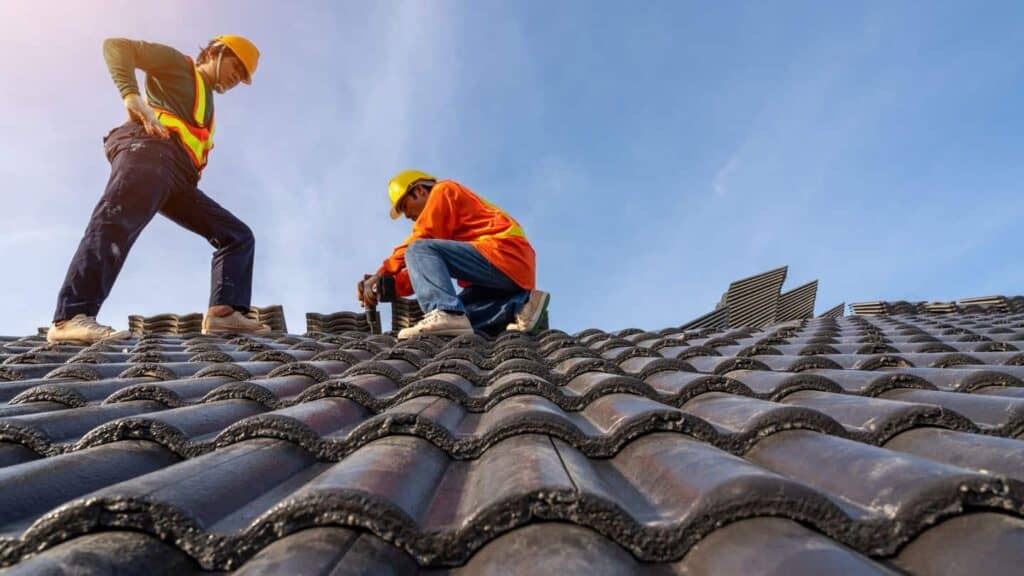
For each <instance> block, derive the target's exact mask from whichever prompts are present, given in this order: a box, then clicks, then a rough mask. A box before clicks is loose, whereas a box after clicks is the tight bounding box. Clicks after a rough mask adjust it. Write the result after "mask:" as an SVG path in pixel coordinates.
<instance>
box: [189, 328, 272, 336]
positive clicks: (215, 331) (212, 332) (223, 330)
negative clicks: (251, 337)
mask: <svg viewBox="0 0 1024 576" xmlns="http://www.w3.org/2000/svg"><path fill="white" fill-rule="evenodd" d="M271 332H273V330H266V331H262V330H245V329H239V328H220V329H217V328H214V329H206V330H203V331H202V334H204V335H210V336H217V335H223V334H257V335H261V336H262V335H265V334H270V333H271Z"/></svg>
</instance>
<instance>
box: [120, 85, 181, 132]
mask: <svg viewBox="0 0 1024 576" xmlns="http://www.w3.org/2000/svg"><path fill="white" fill-rule="evenodd" d="M124 107H125V109H127V110H128V117H129V118H131V119H132V120H135V121H136V122H138V123H140V124H142V128H143V129H145V130H146V134H149V135H150V136H157V137H159V138H170V137H171V134H170V132H168V131H167V128H165V127H164V125H163V124H161V123H160V121H159V120H157V119H156V113H155V112H153V108H151V107H150V106H149V104H147V103H146V101H145V100H143V99H142V96H139V95H138V94H129V95H127V96H125V97H124Z"/></svg>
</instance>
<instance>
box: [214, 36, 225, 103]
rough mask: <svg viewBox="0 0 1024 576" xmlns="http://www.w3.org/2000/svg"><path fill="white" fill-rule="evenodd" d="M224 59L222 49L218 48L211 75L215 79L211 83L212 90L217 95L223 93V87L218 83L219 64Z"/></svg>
mask: <svg viewBox="0 0 1024 576" xmlns="http://www.w3.org/2000/svg"><path fill="white" fill-rule="evenodd" d="M223 59H224V47H223V46H221V47H220V51H219V52H217V67H216V68H215V69H214V71H213V75H214V77H215V78H216V79H215V81H214V83H213V89H214V90H215V91H216V92H217V93H218V94H223V93H224V85H223V84H221V83H220V62H221V60H223Z"/></svg>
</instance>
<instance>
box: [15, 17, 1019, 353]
mask: <svg viewBox="0 0 1024 576" xmlns="http://www.w3.org/2000/svg"><path fill="white" fill-rule="evenodd" d="M0 22H2V24H0V26H2V27H3V34H0V46H2V47H3V48H4V50H3V52H4V54H5V55H7V57H6V58H4V59H2V60H0V76H2V77H3V78H4V81H3V82H2V83H0V108H2V109H3V110H5V111H6V113H5V114H3V115H0V127H2V128H3V133H4V134H5V135H6V137H5V138H4V139H3V141H2V143H0V148H2V153H0V177H2V179H3V186H2V188H0V198H2V201H3V210H2V211H0V222H2V223H3V224H2V228H0V253H2V254H3V259H4V270H5V274H4V281H3V283H2V287H0V293H2V295H3V298H2V299H0V313H2V318H3V326H2V329H0V332H3V333H6V334H24V333H29V332H33V331H34V330H35V328H36V327H37V326H42V325H45V324H47V323H48V322H49V319H50V316H51V315H52V312H53V306H54V303H55V300H56V294H57V291H58V289H59V287H60V283H61V280H62V279H63V277H64V273H65V270H66V267H67V264H68V262H69V260H70V258H71V255H72V254H73V252H74V250H75V247H76V245H77V242H78V239H79V238H80V237H81V233H82V231H83V230H84V227H85V224H86V221H87V218H88V215H89V212H90V211H91V209H92V207H93V205H94V204H95V202H96V201H97V199H98V198H99V196H100V194H101V192H102V190H103V186H104V183H105V182H106V178H107V176H108V171H109V168H108V165H107V163H106V160H105V158H104V156H103V152H102V148H101V138H102V136H103V135H104V134H105V133H106V132H107V131H108V130H109V129H110V128H112V127H113V126H115V125H117V124H119V123H120V122H121V121H122V119H123V116H124V112H123V107H122V105H121V102H120V98H119V95H118V92H117V90H116V89H115V88H114V86H113V84H112V82H111V81H110V78H109V74H108V73H107V70H106V67H105V64H104V61H103V58H102V53H101V43H102V41H103V39H104V38H106V37H110V36H123V37H129V38H136V39H146V40H150V41H155V42H162V43H166V44H169V45H172V46H175V47H177V48H179V49H181V50H183V51H186V52H187V53H190V54H194V53H195V52H196V48H197V47H198V46H199V45H200V44H203V43H205V42H206V40H208V39H209V38H210V37H212V36H214V35H217V34H222V33H237V34H244V35H247V36H249V37H251V38H252V39H253V40H254V41H255V42H256V43H257V44H258V45H259V46H260V48H261V50H262V53H263V56H262V59H261V61H260V68H259V71H258V72H257V74H256V76H255V78H254V82H253V85H252V86H250V87H246V86H242V87H240V88H238V89H236V90H234V91H232V92H230V93H229V94H226V95H224V96H219V97H218V98H217V101H216V102H217V123H218V126H217V148H216V150H215V151H214V152H213V154H212V156H211V163H210V167H209V168H208V169H207V171H206V173H205V174H204V177H203V181H202V183H201V185H200V187H201V188H202V189H203V190H204V191H206V192H207V193H208V194H209V195H211V196H212V197H214V198H215V199H217V200H218V201H219V202H221V203H222V204H223V205H224V206H226V207H228V208H229V209H230V210H232V211H233V212H234V213H235V214H236V215H238V216H239V217H240V218H242V219H243V220H244V221H246V222H247V223H248V224H249V225H250V226H251V227H252V228H253V229H254V230H255V232H256V237H257V256H256V270H255V285H254V304H256V305H267V304H272V303H276V304H283V305H284V307H285V310H286V312H287V315H288V323H289V327H290V328H291V330H292V331H293V332H301V331H302V330H303V329H304V327H305V321H304V317H303V314H304V313H305V312H307V311H317V312H332V311H338V310H354V309H357V308H358V304H357V302H356V301H355V297H354V282H355V280H356V279H357V278H358V277H360V276H361V274H362V273H363V272H368V271H372V270H373V269H375V268H376V266H377V265H378V264H379V261H380V260H381V259H382V258H383V257H384V256H385V255H386V254H387V253H388V251H389V250H390V248H391V247H392V246H393V245H394V244H396V243H398V242H399V241H401V239H402V238H403V237H404V236H405V234H406V233H407V232H408V227H409V224H408V223H407V222H406V221H399V222H392V221H390V220H389V219H388V217H387V210H388V205H387V201H386V191H385V188H386V183H387V180H388V178H389V177H390V176H391V175H392V173H394V172H395V171H396V170H399V169H402V168H406V167H415V168H419V169H423V170H426V171H429V172H433V173H435V174H437V175H439V176H441V177H446V178H453V179H456V180H459V181H461V182H462V183H464V184H466V185H467V186H469V187H470V188H472V189H474V190H475V191H477V192H478V193H479V194H481V195H482V196H484V197H485V198H487V199H488V200H491V201H492V202H495V203H496V204H499V205H500V206H502V207H503V208H505V209H506V210H507V211H508V212H510V213H511V214H512V215H513V216H515V217H517V218H518V219H519V220H520V221H521V223H522V224H523V226H524V227H525V229H526V231H527V234H528V236H529V237H530V239H531V241H532V242H533V244H534V247H535V248H536V251H537V254H538V268H539V269H538V280H539V284H540V287H542V288H544V289H546V290H548V291H550V292H551V293H552V294H553V300H552V311H551V314H552V323H553V325H554V326H555V327H559V328H563V329H565V330H568V331H570V332H571V331H577V330H580V329H583V328H586V327H591V326H597V327H601V328H605V329H618V328H625V327H641V328H651V329H657V328H662V327H666V326H670V325H678V324H681V323H683V322H685V321H687V320H690V319H691V318H693V317H695V316H698V315H700V314H703V313H705V312H707V311H708V310H710V309H712V308H713V306H714V304H715V303H716V302H717V301H718V298H719V296H720V295H721V293H722V292H723V291H724V290H725V288H726V287H727V286H728V283H729V282H730V281H732V280H735V279H738V278H741V277H745V276H749V275H751V274H755V273H758V272H761V271H764V270H767V269H770V268H774V267H776V266H779V265H783V264H788V265H789V266H790V271H789V278H788V280H787V288H789V287H794V286H796V285H798V284H802V283H803V282H806V281H809V280H812V279H815V278H817V279H819V281H820V285H819V291H818V307H817V308H818V312H821V311H823V310H825V309H827V308H829V307H831V306H833V305H835V304H837V303H839V302H841V301H846V302H852V301H860V300H874V299H890V300H896V299H907V300H949V299H955V298H958V297H965V296H976V295H985V294H1019V293H1022V292H1024V289H1022V288H1021V286H1022V285H1024V271H1022V266H1021V265H1020V264H1021V261H1020V253H1021V247H1022V246H1024V242H1022V241H1021V232H1020V222H1021V219H1022V217H1024V196H1022V194H1021V182H1024V167H1022V166H1024V163H1022V162H1021V159H1020V156H1021V143H1022V136H1021V135H1022V134H1024V122H1022V120H1021V114H1020V108H1021V103H1022V99H1021V96H1020V89H1021V79H1022V68H1024V64H1022V62H1024V58H1022V57H1021V54H1024V45H1022V44H1024V41H1022V35H1021V34H1020V32H1019V31H1020V29H1021V27H1022V25H1024V5H1022V4H1020V3H1014V2H1006V3H1000V2H987V3H984V4H981V5H979V4H976V3H969V2H957V3H945V2H863V3H860V2H858V3H853V2H850V3H839V2H772V3H763V2H751V3H741V2H718V3H711V2H654V1H649V2H641V3H632V4H627V3H625V2H618V3H611V2H595V1H579V2H575V1H568V0H566V1H558V2H541V1H523V2H499V1H496V0H481V1H473V2H470V1H449V0H444V1H436V2H428V1H408V2H398V1H380V2H344V3H342V2H318V3H315V2H289V3H287V4H286V3H281V2H228V1H222V2H214V3H210V2H199V1H184V2H111V1H99V0H91V1H90V2H70V1H68V2H46V3H39V2H23V1H11V2H4V3H0ZM140 79H141V73H140ZM210 252H211V249H210V248H209V246H208V245H207V244H206V243H205V241H204V240H203V239H201V238H199V237H198V236H194V235H192V234H191V233H189V232H187V231H185V230H182V229H179V228H177V227H176V226H175V225H173V224H171V223H169V222H168V221H166V220H164V219H163V218H162V217H159V216H158V217H157V218H156V219H155V220H154V222H153V223H152V224H151V225H150V226H149V227H148V228H147V229H146V231H145V232H144V233H143V234H142V236H141V238H140V239H139V241H138V242H137V243H136V245H135V247H134V249H133V250H132V252H131V254H130V256H129V258H128V261H127V263H126V265H125V267H124V269H123V271H122V274H121V277H120V279H119V281H118V283H117V285H116V286H115V288H114V290H113V292H112V294H111V296H110V298H109V299H108V301H107V303H106V304H105V306H104V309H103V311H102V312H101V313H100V320H101V321H106V322H108V323H111V324H114V325H115V326H118V327H125V326H126V324H127V315H128V314H130V313H143V314H155V313H160V312H181V313H184V312H191V311H200V310H203V309H204V308H205V306H206V303H207V296H208V290H209V258H210Z"/></svg>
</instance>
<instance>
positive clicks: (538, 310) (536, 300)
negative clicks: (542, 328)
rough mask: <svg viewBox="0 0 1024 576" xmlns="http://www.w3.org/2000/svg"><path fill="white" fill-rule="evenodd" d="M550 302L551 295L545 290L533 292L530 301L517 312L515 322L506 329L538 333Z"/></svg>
mask: <svg viewBox="0 0 1024 576" xmlns="http://www.w3.org/2000/svg"><path fill="white" fill-rule="evenodd" d="M550 301H551V294H548V293H547V292H545V291H543V290H532V291H531V292H530V299H529V300H527V301H526V303H525V304H523V306H522V308H520V309H519V311H518V312H516V320H515V322H510V323H509V325H508V326H507V327H506V328H505V329H506V330H508V331H509V332H525V333H527V334H534V333H536V332H537V327H538V326H539V325H540V319H541V318H543V317H544V312H545V311H546V310H547V309H548V302H550Z"/></svg>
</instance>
